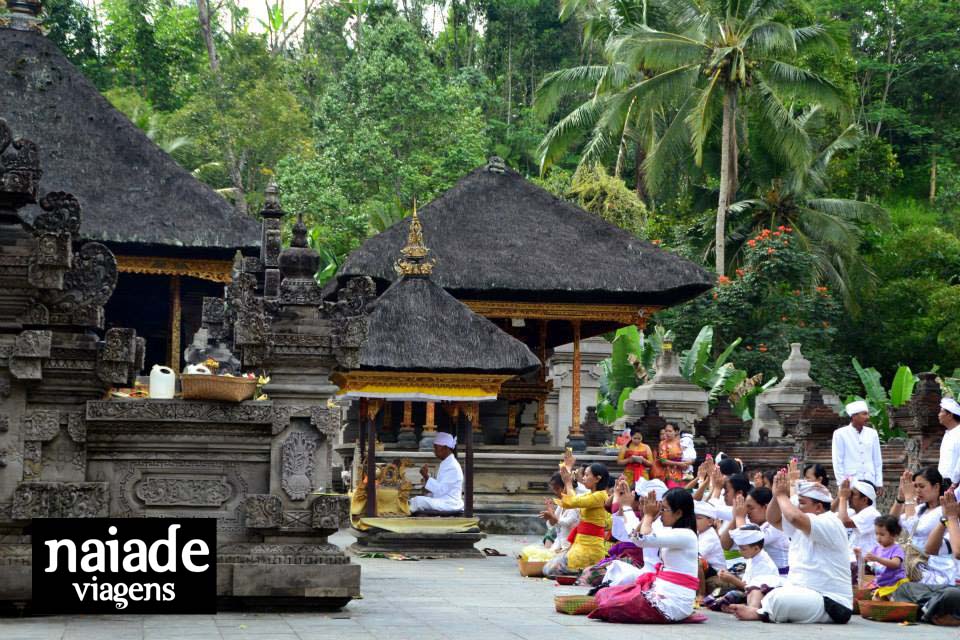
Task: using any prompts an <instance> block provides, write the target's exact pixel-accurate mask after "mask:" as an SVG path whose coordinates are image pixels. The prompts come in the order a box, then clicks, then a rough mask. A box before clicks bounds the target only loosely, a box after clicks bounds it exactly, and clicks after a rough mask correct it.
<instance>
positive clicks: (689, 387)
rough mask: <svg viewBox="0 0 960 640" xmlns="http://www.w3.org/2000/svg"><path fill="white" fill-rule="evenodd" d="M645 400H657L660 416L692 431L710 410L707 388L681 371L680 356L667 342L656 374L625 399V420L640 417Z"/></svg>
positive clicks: (658, 361)
mask: <svg viewBox="0 0 960 640" xmlns="http://www.w3.org/2000/svg"><path fill="white" fill-rule="evenodd" d="M648 402H656V406H657V412H658V414H659V416H660V417H661V418H663V419H664V420H665V421H666V422H670V423H674V424H676V425H677V426H678V427H680V429H681V430H682V431H686V430H689V431H694V424H695V423H696V421H697V420H699V419H700V418H703V417H704V416H706V415H707V412H708V411H709V403H708V396H707V392H706V391H704V390H703V389H701V388H700V387H698V386H696V385H695V384H691V383H689V382H687V381H686V379H685V378H684V377H683V376H681V375H680V361H679V358H678V357H677V355H676V354H675V353H674V352H673V350H672V349H670V348H667V345H664V350H663V352H662V353H661V354H660V356H659V357H658V358H657V374H656V375H655V376H654V378H653V380H651V381H650V382H648V383H647V384H644V385H641V386H639V387H637V388H636V389H634V390H633V392H632V393H631V394H630V398H629V399H628V400H627V401H626V402H625V403H624V413H625V415H626V416H627V421H628V422H632V421H634V420H639V419H641V418H642V417H643V416H644V415H645V411H644V405H645V403H648ZM651 442H657V439H656V438H654V439H653V440H652V441H651Z"/></svg>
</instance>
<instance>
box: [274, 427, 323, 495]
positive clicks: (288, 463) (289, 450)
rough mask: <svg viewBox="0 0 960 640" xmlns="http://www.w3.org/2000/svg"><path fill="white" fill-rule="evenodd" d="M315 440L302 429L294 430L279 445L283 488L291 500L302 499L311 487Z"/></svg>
mask: <svg viewBox="0 0 960 640" xmlns="http://www.w3.org/2000/svg"><path fill="white" fill-rule="evenodd" d="M316 450H317V441H316V440H315V439H313V438H311V437H310V436H309V435H308V434H306V433H304V432H303V431H294V432H293V433H291V434H290V435H289V436H287V439H286V440H284V441H283V445H282V446H281V447H280V455H281V470H280V472H281V480H280V484H281V486H282V487H283V490H284V491H285V492H286V493H287V495H288V496H290V499H291V500H304V499H305V498H306V497H307V494H308V493H309V492H310V490H311V489H313V483H312V481H311V479H310V478H311V476H312V475H313V463H314V460H313V456H314V453H315V452H316Z"/></svg>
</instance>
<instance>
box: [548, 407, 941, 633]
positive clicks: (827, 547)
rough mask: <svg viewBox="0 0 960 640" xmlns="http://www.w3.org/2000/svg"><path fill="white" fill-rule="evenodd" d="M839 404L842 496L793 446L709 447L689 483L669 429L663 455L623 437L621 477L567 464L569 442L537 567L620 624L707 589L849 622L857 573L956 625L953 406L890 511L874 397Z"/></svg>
mask: <svg viewBox="0 0 960 640" xmlns="http://www.w3.org/2000/svg"><path fill="white" fill-rule="evenodd" d="M846 412H847V414H848V415H849V416H850V424H848V425H847V426H844V427H841V428H839V429H837V430H836V431H835V432H834V436H833V468H834V472H835V481H836V484H837V494H836V496H834V494H833V493H832V492H831V489H830V479H829V478H828V477H827V474H826V472H825V470H824V469H823V467H822V465H819V464H806V465H803V467H802V471H801V465H800V464H799V463H798V461H797V460H795V459H794V460H791V461H790V462H789V464H788V466H786V467H784V468H783V469H781V470H779V471H777V472H767V473H760V472H755V473H753V474H752V476H748V475H747V474H746V473H745V472H744V469H743V465H742V463H740V462H739V461H738V460H734V459H731V458H729V457H725V456H723V455H722V454H718V455H717V458H716V459H713V458H712V457H711V456H710V455H707V456H706V459H705V460H704V461H703V462H702V463H701V464H700V465H699V466H698V468H697V473H696V476H695V477H693V478H692V479H689V480H686V478H685V474H684V473H683V472H684V471H685V470H686V468H687V467H689V466H690V464H691V463H692V462H693V460H694V459H695V458H696V455H695V453H694V454H693V456H692V457H691V456H690V453H689V452H688V451H687V452H685V451H684V450H683V449H684V447H683V446H681V445H680V432H679V431H678V430H676V429H673V428H670V429H666V430H665V431H667V433H665V434H664V435H665V437H663V439H662V440H661V443H660V445H659V446H658V451H657V454H653V452H652V450H651V448H650V447H648V446H646V445H645V444H644V443H643V439H642V436H641V435H640V434H639V433H633V434H629V441H624V447H623V449H622V450H621V452H620V456H619V459H620V461H621V462H623V463H624V465H625V469H626V470H628V472H627V471H625V473H624V474H623V475H621V476H620V477H619V478H616V479H614V478H613V477H612V476H611V474H610V472H609V470H608V469H607V467H606V466H605V465H603V464H600V463H594V464H591V465H589V466H586V467H582V468H580V469H575V468H574V464H573V463H572V460H571V458H572V456H571V454H570V452H568V454H567V457H566V459H565V460H564V462H563V463H561V466H560V469H559V471H558V472H557V473H556V474H554V476H553V477H552V478H551V480H550V486H551V489H552V491H553V493H554V496H555V497H554V498H553V499H550V500H547V502H546V509H545V510H544V511H543V512H542V513H541V517H543V518H544V520H546V521H547V522H548V524H550V525H551V527H550V529H551V531H552V532H553V534H554V535H552V536H550V537H549V538H548V539H547V542H546V544H547V545H548V549H549V552H550V554H551V555H550V557H549V561H547V563H546V565H545V568H544V574H545V575H547V576H561V575H578V576H579V579H578V584H581V585H586V586H590V587H592V590H591V593H592V594H594V595H595V597H596V604H597V608H596V609H595V610H594V611H593V612H592V613H591V614H590V616H591V617H594V618H599V619H603V620H608V621H614V622H637V623H670V622H699V621H703V620H705V619H706V618H705V617H704V616H702V615H700V614H697V613H695V611H694V609H695V605H696V603H697V602H698V599H701V598H702V603H703V605H704V606H708V607H710V608H713V609H716V610H720V611H726V612H729V613H732V614H734V615H735V616H736V617H737V618H738V619H740V620H745V621H750V620H759V621H765V622H796V623H830V622H833V623H845V622H847V621H848V620H849V618H850V616H851V614H852V610H853V597H854V587H855V586H859V587H860V588H866V589H869V591H870V594H871V595H869V596H867V597H873V598H876V599H889V600H897V601H907V602H915V603H917V604H919V605H920V606H921V611H922V619H923V620H924V621H925V622H932V623H934V624H942V625H950V626H960V588H957V586H956V583H957V578H958V577H960V567H958V562H960V560H958V559H960V545H957V548H956V549H954V548H953V547H951V546H950V540H960V505H958V503H957V496H956V492H955V490H956V484H955V483H956V481H957V480H960V428H958V427H960V404H958V403H957V402H956V401H955V400H953V399H951V398H945V399H944V400H943V402H942V404H941V410H940V416H939V417H940V422H941V424H942V425H943V426H944V428H945V429H946V432H945V436H944V438H943V444H942V447H941V451H940V464H939V465H938V467H937V468H932V467H930V468H925V469H921V470H919V471H916V472H910V471H906V472H904V474H903V475H902V476H901V478H900V482H899V486H898V488H897V494H896V496H895V499H894V501H893V506H892V508H891V510H890V513H889V514H886V515H884V514H881V513H880V512H879V510H878V509H877V507H876V504H877V499H878V497H882V496H883V480H882V478H883V475H882V472H883V469H882V459H881V457H880V448H879V438H878V437H877V433H876V431H875V430H874V429H873V428H871V427H869V426H868V422H869V418H870V415H869V408H868V406H867V405H866V403H864V402H862V401H857V402H853V403H850V404H848V405H847V407H846ZM664 442H676V444H677V446H675V447H674V446H667V447H664V446H662V445H663V443H664ZM665 453H666V454H667V455H666V456H665V455H664V454H665ZM664 461H668V462H673V463H676V464H675V465H664V464H663V462H664ZM658 465H659V469H660V470H659V471H657V470H656V469H657V467H658ZM668 468H677V469H679V470H681V474H680V475H679V476H677V475H676V474H670V473H664V471H665V470H666V469H668ZM901 533H904V534H905V540H906V542H903V543H898V542H897V540H898V537H899V536H900V534H901ZM731 551H734V552H736V551H739V558H734V559H732V560H728V559H727V556H728V554H729V552H731ZM734 555H735V554H734ZM731 563H733V564H731ZM728 565H729V567H731V568H728ZM703 596H705V597H703Z"/></svg>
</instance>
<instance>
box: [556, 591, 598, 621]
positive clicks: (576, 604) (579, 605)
mask: <svg viewBox="0 0 960 640" xmlns="http://www.w3.org/2000/svg"><path fill="white" fill-rule="evenodd" d="M553 605H554V606H555V607H556V608H557V611H559V612H560V613H565V614H567V615H570V616H585V615H587V614H588V613H590V612H591V611H593V610H594V609H596V608H597V599H596V598H594V597H593V596H554V598H553Z"/></svg>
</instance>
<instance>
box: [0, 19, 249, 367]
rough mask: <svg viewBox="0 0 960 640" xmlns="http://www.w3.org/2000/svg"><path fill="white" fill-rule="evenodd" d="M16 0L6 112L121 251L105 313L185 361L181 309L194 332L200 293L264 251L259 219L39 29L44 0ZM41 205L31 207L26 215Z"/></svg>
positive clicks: (154, 354) (2, 110)
mask: <svg viewBox="0 0 960 640" xmlns="http://www.w3.org/2000/svg"><path fill="white" fill-rule="evenodd" d="M8 6H9V9H10V11H11V12H13V13H11V14H10V16H9V17H6V16H5V19H4V20H3V21H0V77H2V78H3V81H2V82H0V118H3V119H5V120H6V121H7V122H8V123H9V124H10V126H11V127H13V128H14V129H15V130H16V131H18V132H20V133H21V134H22V135H23V136H24V137H25V138H28V139H30V140H32V141H34V142H35V143H36V144H37V145H38V147H39V152H40V161H41V164H42V166H43V168H44V176H43V183H44V185H45V186H46V188H47V189H49V190H51V191H67V192H69V193H73V194H74V195H75V196H76V197H77V198H78V200H79V201H80V204H81V206H82V207H83V212H84V215H83V223H82V224H81V227H80V236H81V238H82V239H84V240H96V241H99V242H103V243H104V244H106V245H107V246H109V247H110V249H111V250H112V251H113V252H114V254H116V256H117V263H118V268H119V270H120V272H121V275H120V281H119V283H118V286H117V290H116V292H115V294H114V297H113V299H112V301H111V303H110V304H109V305H108V307H107V310H106V311H107V322H108V323H109V324H112V325H117V326H129V327H135V328H136V329H137V334H138V335H143V336H145V337H146V338H147V350H148V364H153V363H156V362H167V363H168V364H171V365H175V366H179V363H180V353H181V346H180V343H179V339H176V340H175V338H177V337H178V335H179V333H180V332H181V331H180V319H181V316H182V319H183V324H184V326H183V333H186V334H187V335H190V334H192V332H193V331H195V330H196V329H197V328H198V327H199V321H200V305H201V299H202V297H203V296H204V295H219V294H220V293H222V284H223V283H224V282H227V281H228V280H229V277H230V267H231V259H232V257H233V255H234V253H235V252H236V251H237V250H242V251H244V252H245V253H248V254H250V255H255V252H256V250H257V247H258V246H259V244H260V225H259V223H258V222H257V221H256V220H254V219H253V218H252V217H244V216H241V215H238V214H237V212H236V211H235V210H234V208H233V206H231V204H230V203H229V202H227V201H226V200H224V199H223V198H222V197H221V196H219V195H218V194H217V193H216V192H214V191H213V190H212V189H210V188H209V187H207V186H206V185H204V184H203V183H201V182H200V181H199V180H197V179H196V178H194V177H193V176H192V175H191V174H190V172H189V171H186V170H185V169H183V168H182V167H180V166H179V165H178V164H177V163H176V162H175V161H174V160H173V158H171V157H170V156H169V155H167V154H166V153H165V152H164V151H162V150H161V149H160V148H159V147H158V146H157V145H156V144H154V143H153V142H152V141H151V140H150V139H149V138H147V136H146V135H145V134H144V133H143V132H142V131H141V130H140V129H138V128H137V127H136V126H135V125H134V124H133V123H132V122H130V120H128V119H127V117H126V116H124V115H123V114H122V113H120V112H119V111H117V110H116V109H114V108H113V106H111V105H110V103H109V102H108V101H107V100H106V99H105V98H104V97H103V96H102V95H100V92H99V91H98V90H97V88H96V87H95V86H93V84H92V83H91V82H90V81H89V80H87V79H86V77H84V75H83V74H82V73H81V71H80V70H79V69H77V68H76V67H74V66H73V64H71V63H70V62H69V61H68V60H67V59H66V57H64V55H63V54H62V53H61V52H60V50H59V49H58V48H57V46H56V45H55V44H54V43H53V42H51V41H50V40H48V39H47V38H46V37H45V36H44V35H43V34H42V33H40V30H39V22H38V21H37V13H38V12H39V9H40V3H39V2H36V1H32V2H18V3H15V4H14V3H9V4H8ZM39 213H41V211H40V209H39V208H38V207H31V208H28V209H25V210H24V218H25V219H26V220H27V221H28V222H29V221H30V220H32V218H33V217H34V216H36V215H39ZM181 278H183V280H182V281H181ZM144 307H146V308H147V309H149V313H145V312H144V311H145V309H144ZM152 322H155V323H156V326H153V324H145V323H152ZM174 325H176V326H174ZM194 325H195V326H194Z"/></svg>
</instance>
